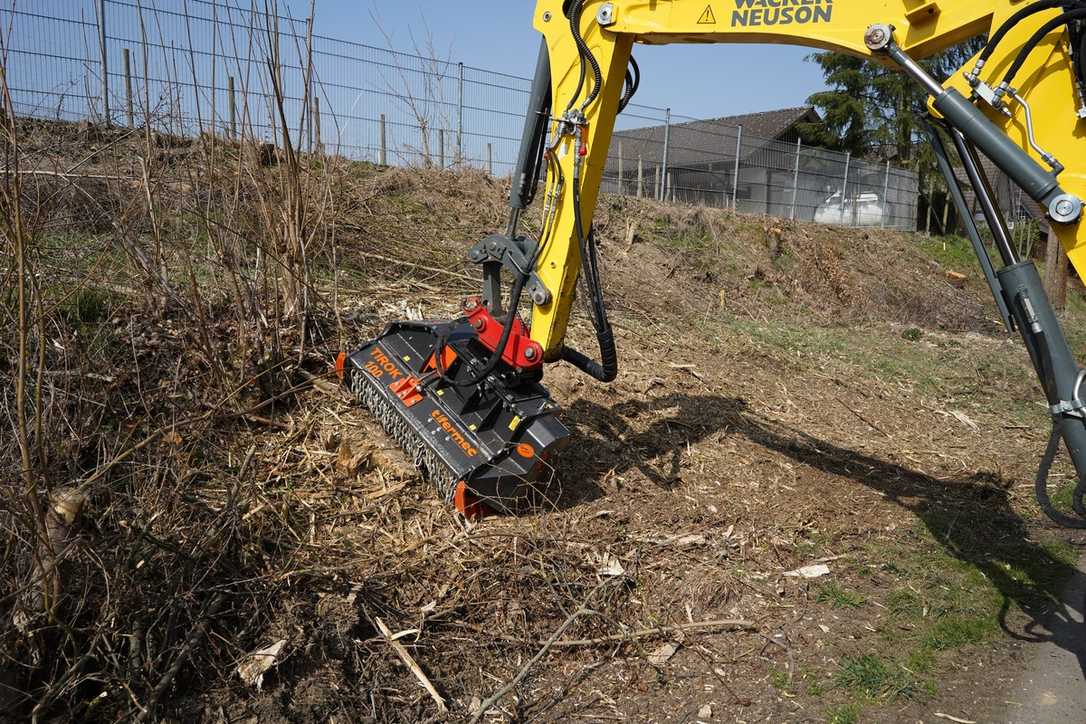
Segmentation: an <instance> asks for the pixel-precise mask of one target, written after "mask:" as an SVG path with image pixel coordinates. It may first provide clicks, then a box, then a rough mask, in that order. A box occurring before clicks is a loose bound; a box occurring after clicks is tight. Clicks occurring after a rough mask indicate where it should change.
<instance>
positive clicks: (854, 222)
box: [814, 192, 886, 226]
mask: <svg viewBox="0 0 1086 724" xmlns="http://www.w3.org/2000/svg"><path fill="white" fill-rule="evenodd" d="M885 216H886V209H885V208H883V206H882V204H881V203H879V195H878V194H860V195H859V196H852V197H849V198H847V199H845V200H844V201H843V202H842V200H841V193H840V192H838V193H835V194H834V195H833V196H831V197H829V198H828V199H826V200H825V201H824V202H822V205H821V206H819V207H818V208H817V209H816V210H815V217H814V220H815V221H817V222H818V223H820V224H840V225H843V226H882V220H883V218H885Z"/></svg>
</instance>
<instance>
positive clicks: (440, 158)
mask: <svg viewBox="0 0 1086 724" xmlns="http://www.w3.org/2000/svg"><path fill="white" fill-rule="evenodd" d="M437 162H438V164H439V165H438V168H440V169H444V168H445V129H444V128H439V129H437Z"/></svg>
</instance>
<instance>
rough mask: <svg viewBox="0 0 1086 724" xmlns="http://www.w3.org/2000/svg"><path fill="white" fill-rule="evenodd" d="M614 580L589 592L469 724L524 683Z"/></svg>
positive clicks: (481, 707)
mask: <svg viewBox="0 0 1086 724" xmlns="http://www.w3.org/2000/svg"><path fill="white" fill-rule="evenodd" d="M612 580H614V579H610V578H605V579H604V580H602V581H600V582H599V583H598V584H596V586H595V587H594V588H593V589H592V590H591V591H589V592H588V595H587V596H585V597H584V600H583V601H581V603H580V605H579V606H577V608H576V609H575V610H574V611H573V613H571V614H570V615H569V616H567V617H566V620H565V621H563V622H562V625H561V626H559V627H558V628H557V629H555V632H554V633H553V634H551V637H550V638H549V639H547V641H546V643H544V644H543V646H542V647H541V648H540V649H539V651H537V652H536V654H535V656H533V657H532V658H531V659H529V660H528V663H526V664H525V665H524V666H523V667H521V670H520V671H518V672H517V675H516V676H514V677H513V678H512V679H511V680H510V681H509V683H507V684H506V685H505V686H503V687H501V688H500V689H498V690H497V691H496V692H494V693H493V694H492V695H491V696H490V698H488V699H487V700H486V701H484V702H483V703H482V704H481V705H480V706H479V709H478V711H476V712H475V714H474V715H473V716H472V717H471V719H470V720H469V722H468V724H477V722H478V721H479V720H480V719H482V718H483V715H484V714H486V713H487V712H488V711H489V710H490V709H491V707H493V706H494V705H495V704H497V703H498V702H499V701H501V699H502V697H503V696H505V695H506V694H508V693H509V692H510V691H512V690H513V689H515V688H516V687H517V686H518V685H519V684H520V682H522V681H524V679H525V678H526V677H527V676H528V674H529V673H530V672H531V670H532V667H534V666H535V665H536V664H538V663H539V662H540V660H541V659H542V658H543V657H544V656H546V655H547V652H548V651H550V650H551V649H552V648H554V645H555V644H556V643H558V640H559V639H561V638H562V634H564V633H565V632H566V631H567V630H569V627H570V626H572V625H573V623H574V622H575V621H576V620H577V619H578V618H580V617H581V616H584V615H586V614H589V613H591V611H590V610H589V609H588V608H587V606H588V603H589V601H591V600H592V597H593V596H595V595H596V593H597V592H598V591H599V590H600V589H601V588H603V587H604V586H606V585H607V584H608V583H609V582H611V581H612Z"/></svg>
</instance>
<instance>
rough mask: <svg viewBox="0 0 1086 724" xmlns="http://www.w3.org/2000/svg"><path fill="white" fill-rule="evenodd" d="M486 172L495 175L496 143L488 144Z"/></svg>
mask: <svg viewBox="0 0 1086 724" xmlns="http://www.w3.org/2000/svg"><path fill="white" fill-rule="evenodd" d="M486 172H487V173H488V174H490V175H491V176H493V175H494V144H493V143H488V144H486Z"/></svg>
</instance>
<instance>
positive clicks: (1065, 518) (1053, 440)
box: [1033, 426, 1086, 529]
mask: <svg viewBox="0 0 1086 724" xmlns="http://www.w3.org/2000/svg"><path fill="white" fill-rule="evenodd" d="M1059 448H1060V431H1059V428H1057V427H1055V426H1053V428H1052V434H1051V435H1049V437H1048V447H1047V448H1045V454H1044V455H1043V456H1042V457H1041V465H1040V467H1038V468H1037V477H1036V478H1035V479H1034V483H1033V488H1034V490H1033V492H1034V496H1035V497H1036V498H1037V505H1038V506H1040V508H1041V511H1042V512H1043V513H1044V514H1045V515H1047V516H1048V517H1049V518H1050V519H1051V520H1052V522H1054V523H1056V524H1057V525H1062V526H1064V527H1065V528H1079V529H1081V528H1086V519H1083V518H1081V517H1078V518H1075V517H1072V516H1070V515H1067V514H1066V513H1061V512H1060V511H1058V510H1056V506H1054V505H1053V504H1052V498H1050V497H1049V495H1048V474H1049V471H1051V470H1052V461H1053V460H1055V459H1056V453H1057V452H1059ZM1084 491H1086V485H1084V482H1083V481H1079V483H1078V485H1077V486H1076V487H1075V492H1074V495H1073V497H1072V507H1073V508H1074V509H1075V512H1076V513H1078V515H1079V516H1081V515H1082V514H1083V513H1082V507H1083V505H1082V496H1083V492H1084Z"/></svg>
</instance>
